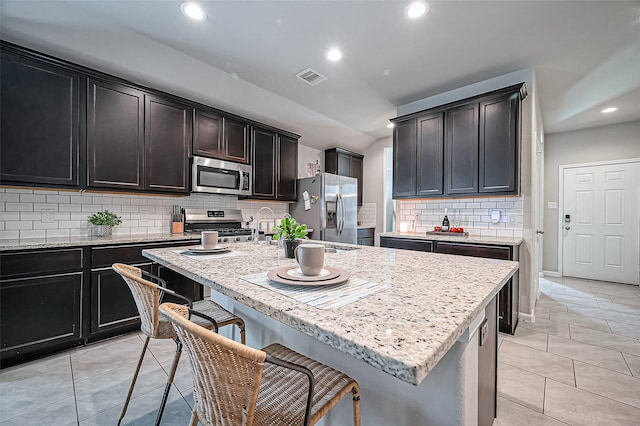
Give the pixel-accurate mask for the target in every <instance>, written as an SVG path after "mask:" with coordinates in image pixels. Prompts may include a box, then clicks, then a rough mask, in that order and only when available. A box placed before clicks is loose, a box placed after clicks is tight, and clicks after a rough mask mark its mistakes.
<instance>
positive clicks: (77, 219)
mask: <svg viewBox="0 0 640 426" xmlns="http://www.w3.org/2000/svg"><path fill="white" fill-rule="evenodd" d="M174 204H177V205H180V206H182V207H190V208H211V209H221V208H227V209H228V208H232V209H235V208H237V209H241V210H242V214H243V216H244V217H246V218H249V217H250V216H252V215H253V216H254V217H255V215H256V212H257V211H258V209H259V208H260V207H263V206H268V207H270V208H271V209H273V211H274V218H277V219H279V218H281V217H282V216H284V214H285V213H288V211H289V204H288V203H281V202H256V201H246V200H238V199H237V197H235V196H227V195H217V194H193V195H190V196H186V197H166V196H146V195H136V194H115V193H109V192H104V193H99V192H91V193H79V192H77V193H74V192H69V191H55V190H53V191H49V190H29V189H11V188H0V239H16V238H44V237H45V236H88V235H95V234H96V232H97V230H96V228H95V227H94V226H92V225H89V223H88V222H87V216H89V215H90V214H91V213H94V212H97V211H100V210H109V211H110V212H113V213H116V214H118V215H119V216H121V217H122V219H123V221H124V223H123V224H122V225H120V226H117V227H115V228H114V230H113V232H114V234H116V235H137V234H151V233H160V232H169V230H170V220H171V217H170V214H171V206H173V205H174ZM372 206H373V219H372V222H373V223H374V225H373V226H375V204H372ZM43 209H47V210H53V222H47V223H45V222H42V219H43V216H42V210H43ZM263 215H264V217H265V218H267V219H270V217H267V216H268V214H266V213H263ZM369 219H371V216H369ZM8 222H15V223H14V224H11V225H10V226H13V227H19V228H20V229H11V230H9V229H8V228H7V223H8Z"/></svg>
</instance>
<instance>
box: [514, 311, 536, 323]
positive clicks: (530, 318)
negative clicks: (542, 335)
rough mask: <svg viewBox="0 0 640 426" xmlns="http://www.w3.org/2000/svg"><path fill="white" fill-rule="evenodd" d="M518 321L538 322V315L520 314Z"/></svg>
mask: <svg viewBox="0 0 640 426" xmlns="http://www.w3.org/2000/svg"><path fill="white" fill-rule="evenodd" d="M518 320H520V321H524V322H536V315H535V313H533V314H525V313H524V312H519V313H518Z"/></svg>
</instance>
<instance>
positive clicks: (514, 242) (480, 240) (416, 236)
mask: <svg viewBox="0 0 640 426" xmlns="http://www.w3.org/2000/svg"><path fill="white" fill-rule="evenodd" d="M380 236H381V237H393V238H408V239H413V240H428V241H451V242H459V243H471V244H487V245H496V246H513V247H517V246H519V245H520V244H522V242H523V241H524V238H521V237H517V238H509V237H480V236H474V235H469V236H467V237H458V236H453V235H427V234H426V233H413V232H384V233H382V234H380Z"/></svg>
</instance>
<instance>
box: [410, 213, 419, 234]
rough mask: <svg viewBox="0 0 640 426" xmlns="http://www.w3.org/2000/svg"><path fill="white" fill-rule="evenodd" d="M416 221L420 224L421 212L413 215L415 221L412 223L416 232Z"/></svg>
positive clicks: (412, 227)
mask: <svg viewBox="0 0 640 426" xmlns="http://www.w3.org/2000/svg"><path fill="white" fill-rule="evenodd" d="M416 221H418V225H420V215H419V214H416V215H415V216H414V217H413V222H412V223H411V229H413V231H414V232H415V230H416Z"/></svg>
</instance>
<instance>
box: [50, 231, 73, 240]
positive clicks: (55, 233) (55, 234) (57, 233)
mask: <svg viewBox="0 0 640 426" xmlns="http://www.w3.org/2000/svg"><path fill="white" fill-rule="evenodd" d="M46 235H47V238H52V237H69V236H70V235H71V230H69V229H47V231H46Z"/></svg>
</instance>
